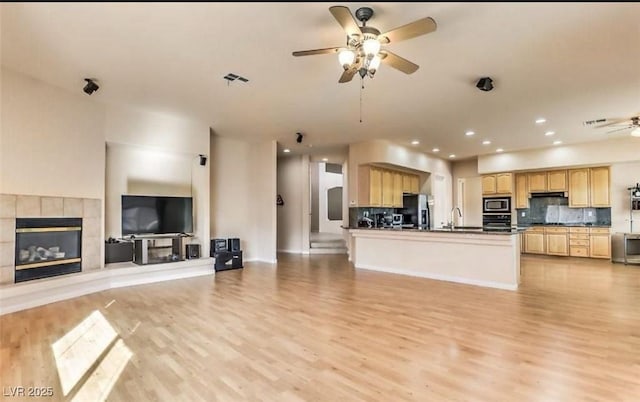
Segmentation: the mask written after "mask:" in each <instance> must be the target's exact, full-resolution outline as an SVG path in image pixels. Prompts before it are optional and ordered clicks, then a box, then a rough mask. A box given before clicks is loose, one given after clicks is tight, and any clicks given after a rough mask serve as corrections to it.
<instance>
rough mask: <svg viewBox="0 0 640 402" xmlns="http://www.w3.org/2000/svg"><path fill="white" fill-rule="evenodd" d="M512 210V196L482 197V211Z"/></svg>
mask: <svg viewBox="0 0 640 402" xmlns="http://www.w3.org/2000/svg"><path fill="white" fill-rule="evenodd" d="M498 212H500V213H505V212H509V213H510V212H511V197H491V198H488V197H485V198H483V199H482V213H483V214H491V213H498Z"/></svg>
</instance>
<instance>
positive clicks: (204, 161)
mask: <svg viewBox="0 0 640 402" xmlns="http://www.w3.org/2000/svg"><path fill="white" fill-rule="evenodd" d="M198 156H199V157H200V166H206V165H207V155H202V154H200V155H198Z"/></svg>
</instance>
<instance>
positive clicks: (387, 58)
mask: <svg viewBox="0 0 640 402" xmlns="http://www.w3.org/2000/svg"><path fill="white" fill-rule="evenodd" d="M380 53H381V54H382V55H383V56H384V57H382V62H383V63H385V64H388V65H389V66H391V67H393V68H395V69H397V70H400V71H402V72H403V73H405V74H412V73H415V72H416V70H418V69H419V68H420V66H419V65H417V64H415V63H412V62H410V61H409V60H407V59H405V58H402V57H400V56H398V55H397V54H395V53H393V52H390V51H388V50H384V51H382V52H380Z"/></svg>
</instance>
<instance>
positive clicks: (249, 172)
mask: <svg viewBox="0 0 640 402" xmlns="http://www.w3.org/2000/svg"><path fill="white" fill-rule="evenodd" d="M210 153H211V158H210V160H211V169H210V171H211V178H210V183H211V209H210V214H211V225H210V237H211V238H228V237H238V238H240V243H241V247H242V249H243V257H244V259H245V260H246V261H250V260H261V261H268V262H274V261H275V260H276V243H277V238H276V233H277V210H276V188H277V187H276V186H277V173H276V144H275V142H273V141H264V142H259V143H250V142H246V141H241V140H236V139H231V138H225V137H220V136H216V135H212V136H211V150H210Z"/></svg>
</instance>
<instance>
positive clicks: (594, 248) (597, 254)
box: [589, 234, 611, 258]
mask: <svg viewBox="0 0 640 402" xmlns="http://www.w3.org/2000/svg"><path fill="white" fill-rule="evenodd" d="M589 257H591V258H611V239H610V236H609V235H608V234H597V235H591V239H590V241H589Z"/></svg>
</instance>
